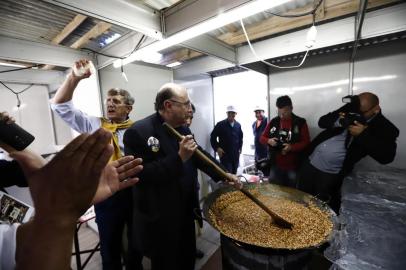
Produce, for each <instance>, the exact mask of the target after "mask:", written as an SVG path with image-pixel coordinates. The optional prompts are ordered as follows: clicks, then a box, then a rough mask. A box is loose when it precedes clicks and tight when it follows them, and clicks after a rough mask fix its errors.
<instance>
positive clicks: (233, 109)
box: [227, 105, 237, 113]
mask: <svg viewBox="0 0 406 270" xmlns="http://www.w3.org/2000/svg"><path fill="white" fill-rule="evenodd" d="M227 112H235V113H236V112H237V110H236V109H235V107H234V106H233V105H230V106H227Z"/></svg>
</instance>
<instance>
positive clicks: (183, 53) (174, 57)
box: [159, 48, 203, 65]
mask: <svg viewBox="0 0 406 270" xmlns="http://www.w3.org/2000/svg"><path fill="white" fill-rule="evenodd" d="M200 55H203V54H202V53H200V52H196V51H192V50H190V49H187V48H182V49H180V50H177V51H174V52H170V53H168V54H166V55H165V56H164V57H163V59H162V60H161V62H160V63H159V64H161V65H167V64H170V63H173V62H176V61H179V62H182V61H186V60H189V59H192V58H195V57H198V56H200Z"/></svg>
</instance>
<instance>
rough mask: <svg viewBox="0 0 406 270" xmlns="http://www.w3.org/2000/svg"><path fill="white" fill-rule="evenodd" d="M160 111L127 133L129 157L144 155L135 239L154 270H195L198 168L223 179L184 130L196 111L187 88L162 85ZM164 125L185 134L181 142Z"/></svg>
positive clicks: (157, 103) (157, 101) (137, 191)
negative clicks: (199, 155)
mask: <svg viewBox="0 0 406 270" xmlns="http://www.w3.org/2000/svg"><path fill="white" fill-rule="evenodd" d="M155 110H156V113H154V114H152V115H150V116H148V117H146V118H144V119H142V120H140V121H137V122H136V123H135V124H134V125H133V126H132V127H131V128H129V129H128V130H127V131H126V133H125V134H124V150H125V153H126V154H137V155H138V156H139V157H142V159H143V166H144V169H143V171H142V173H141V174H139V175H138V176H139V178H140V181H139V183H138V184H139V186H138V187H137V188H134V189H133V201H134V222H133V224H134V233H135V237H134V240H135V241H138V242H137V245H138V246H139V247H140V248H141V249H142V250H143V252H144V254H145V255H147V256H149V257H150V258H151V266H152V269H153V270H161V269H177V270H190V269H194V262H195V248H196V245H195V241H196V239H195V224H194V209H193V205H194V201H195V199H196V198H195V196H196V195H197V194H196V185H197V182H196V179H197V170H196V168H199V169H201V170H203V171H204V172H206V173H208V174H209V175H210V176H211V177H212V178H214V179H216V180H221V177H220V176H219V175H217V174H216V173H215V172H214V171H213V170H212V169H211V168H210V167H208V166H206V165H205V164H203V163H202V162H201V161H200V160H198V159H196V158H195V157H194V156H193V153H194V151H195V150H196V149H197V147H198V146H197V144H196V142H195V141H194V139H193V136H192V135H190V134H191V132H190V130H189V128H187V127H186V126H185V123H186V119H187V118H188V117H189V116H190V111H191V103H190V100H189V96H188V94H187V91H186V89H185V88H184V87H182V86H180V85H176V84H172V83H170V84H165V85H164V86H162V88H161V89H160V90H159V92H158V94H157V96H156V99H155ZM164 122H166V123H168V124H169V125H171V126H172V127H174V128H175V129H176V130H177V131H178V132H179V133H181V134H182V135H184V137H183V139H182V140H181V141H180V142H178V141H177V139H176V138H174V137H173V136H172V135H171V134H170V133H169V131H168V130H167V129H166V128H165V127H164V126H163V125H162V124H163V123H164ZM212 160H214V159H213V158H212ZM229 176H230V179H232V181H238V179H237V177H236V176H232V175H229Z"/></svg>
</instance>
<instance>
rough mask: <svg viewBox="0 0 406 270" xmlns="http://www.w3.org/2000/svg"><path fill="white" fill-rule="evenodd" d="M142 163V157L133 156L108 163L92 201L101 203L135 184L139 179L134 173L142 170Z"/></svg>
mask: <svg viewBox="0 0 406 270" xmlns="http://www.w3.org/2000/svg"><path fill="white" fill-rule="evenodd" d="M141 163H142V159H141V158H137V159H134V157H133V156H125V157H122V158H120V159H118V160H115V161H112V162H110V163H109V164H107V166H106V167H105V168H104V170H103V173H102V175H101V177H100V182H99V186H98V187H97V191H96V194H95V196H94V197H93V201H92V203H93V204H95V203H99V202H101V201H103V200H105V199H107V198H109V197H110V196H112V195H113V194H114V193H116V192H117V191H120V190H122V189H125V188H128V187H131V186H133V185H135V184H136V183H137V182H138V180H139V179H138V178H137V177H134V175H136V174H137V173H139V172H140V171H141V170H142V168H143V167H142V165H141Z"/></svg>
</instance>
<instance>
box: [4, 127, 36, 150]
mask: <svg viewBox="0 0 406 270" xmlns="http://www.w3.org/2000/svg"><path fill="white" fill-rule="evenodd" d="M34 139H35V137H34V136H32V135H31V134H30V133H28V132H27V131H26V130H24V129H23V128H21V127H20V126H19V125H17V124H16V123H10V124H8V123H6V121H4V120H0V141H1V142H3V143H4V144H7V145H8V146H11V147H12V148H14V149H15V150H18V151H21V150H24V149H25V148H27V146H28V145H30V144H31V143H32V142H33V141H34Z"/></svg>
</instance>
